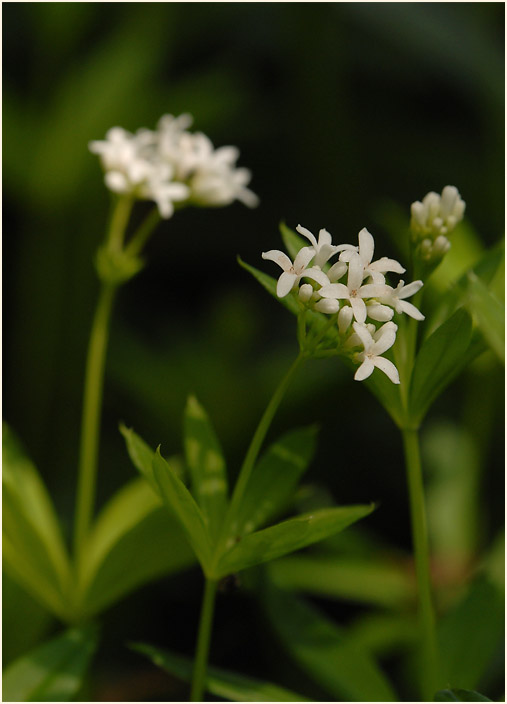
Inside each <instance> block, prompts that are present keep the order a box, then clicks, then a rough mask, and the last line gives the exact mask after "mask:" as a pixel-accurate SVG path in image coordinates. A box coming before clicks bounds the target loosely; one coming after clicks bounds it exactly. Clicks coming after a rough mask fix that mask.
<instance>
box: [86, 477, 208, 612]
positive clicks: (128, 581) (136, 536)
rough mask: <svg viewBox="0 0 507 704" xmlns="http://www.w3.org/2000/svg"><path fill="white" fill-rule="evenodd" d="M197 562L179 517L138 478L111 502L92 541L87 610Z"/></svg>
mask: <svg viewBox="0 0 507 704" xmlns="http://www.w3.org/2000/svg"><path fill="white" fill-rule="evenodd" d="M194 561H195V556H194V554H193V551H192V549H191V548H190V546H189V544H188V541H187V540H186V538H185V535H184V534H183V531H182V528H181V526H180V523H179V521H178V520H177V519H176V517H175V516H174V513H173V514H171V513H170V512H169V511H168V510H167V507H166V506H164V505H163V504H162V501H161V499H160V497H159V496H158V495H157V494H155V493H154V491H153V490H152V489H151V487H150V486H149V485H148V483H147V482H146V481H145V480H144V479H143V478H141V477H140V478H139V479H134V480H133V481H132V482H130V483H129V484H127V485H126V486H124V487H123V488H122V489H120V490H119V491H118V492H117V494H115V495H114V496H113V498H112V499H111V500H110V501H109V502H108V503H107V504H106V506H105V507H104V508H103V510H102V512H101V513H100V515H99V517H98V518H97V521H96V522H95V525H94V526H93V529H92V532H91V534H90V537H89V539H88V541H87V544H86V550H85V554H84V559H83V563H82V574H81V577H82V582H81V584H80V598H81V609H82V612H83V613H84V614H86V616H87V617H89V616H90V615H92V614H95V613H98V612H100V611H101V610H103V609H104V608H105V607H106V606H108V605H109V604H111V603H113V602H115V601H117V600H118V599H120V598H121V597H123V596H124V595H125V594H128V593H129V592H131V591H132V590H133V589H135V588H136V587H138V586H139V585H141V584H143V583H145V582H147V581H149V580H151V579H153V578H155V577H158V576H161V575H165V574H169V573H172V572H175V571H177V570H181V569H183V568H185V567H187V566H189V565H191V564H192V563H194Z"/></svg>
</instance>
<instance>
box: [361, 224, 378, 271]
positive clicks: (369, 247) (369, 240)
mask: <svg viewBox="0 0 507 704" xmlns="http://www.w3.org/2000/svg"><path fill="white" fill-rule="evenodd" d="M358 240H359V255H360V257H361V259H362V260H363V264H364V266H367V265H368V264H369V263H370V262H371V260H372V259H373V250H374V248H375V241H374V239H373V236H372V235H371V234H370V233H369V232H368V230H367V229H366V228H365V227H363V229H362V230H361V232H360V233H359V235H358Z"/></svg>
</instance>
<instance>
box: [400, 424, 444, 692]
mask: <svg viewBox="0 0 507 704" xmlns="http://www.w3.org/2000/svg"><path fill="white" fill-rule="evenodd" d="M402 433H403V444H404V449H405V462H406V467H407V475H408V488H409V496H410V513H411V521H412V540H413V544H414V555H415V568H416V577H417V590H418V598H419V599H418V601H419V619H420V627H421V638H422V644H421V645H422V658H423V659H422V664H423V669H422V673H423V686H424V691H423V695H424V697H425V700H424V701H432V700H433V696H434V694H435V692H436V691H437V688H438V684H439V675H438V648H437V637H436V628H435V614H434V610H433V603H432V597H431V576H430V553H429V544H428V532H427V527H426V509H425V502H424V487H423V478H422V468H421V456H420V450H419V435H418V431H417V430H403V431H402Z"/></svg>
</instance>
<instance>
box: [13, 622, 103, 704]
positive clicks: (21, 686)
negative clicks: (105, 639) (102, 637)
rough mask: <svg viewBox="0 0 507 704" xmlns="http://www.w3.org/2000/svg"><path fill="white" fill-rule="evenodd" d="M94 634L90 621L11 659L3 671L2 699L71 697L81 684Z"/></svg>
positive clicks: (89, 657)
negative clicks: (18, 657)
mask: <svg viewBox="0 0 507 704" xmlns="http://www.w3.org/2000/svg"><path fill="white" fill-rule="evenodd" d="M97 637H98V634H97V629H96V627H95V626H93V625H87V626H84V627H82V628H73V629H70V630H68V631H65V632H64V633H63V634H62V635H59V636H57V637H56V638H54V639H53V640H50V641H49V642H47V643H44V644H43V645H41V646H39V647H38V648H36V649H35V650H33V651H32V652H31V653H29V654H28V655H25V656H24V657H22V658H20V659H19V660H16V661H15V662H13V663H12V664H11V665H9V667H8V668H7V669H6V670H5V671H4V673H3V691H2V695H3V697H2V698H3V700H4V701H11V702H66V701H71V700H72V699H73V698H74V697H75V696H76V694H77V693H78V691H79V689H80V687H81V685H82V682H83V678H84V676H85V674H86V671H87V669H88V665H89V663H90V660H91V658H92V656H93V653H94V651H95V648H96V646H97Z"/></svg>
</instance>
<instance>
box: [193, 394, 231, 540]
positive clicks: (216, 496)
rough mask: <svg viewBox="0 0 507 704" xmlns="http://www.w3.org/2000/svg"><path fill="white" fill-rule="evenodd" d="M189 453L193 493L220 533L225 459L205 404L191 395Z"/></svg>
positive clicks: (224, 500)
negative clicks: (205, 409)
mask: <svg viewBox="0 0 507 704" xmlns="http://www.w3.org/2000/svg"><path fill="white" fill-rule="evenodd" d="M184 428H185V432H184V444H185V457H186V461H187V465H188V468H189V469H190V474H191V477H192V489H193V495H194V497H195V498H196V500H197V503H198V504H199V506H200V508H201V511H202V512H203V514H204V516H205V517H206V518H207V520H208V525H209V530H210V535H211V537H212V538H214V537H216V536H217V534H218V531H219V528H220V525H221V523H222V519H223V516H224V513H225V509H226V505H227V474H226V469H225V460H224V456H223V453H222V449H221V447H220V444H219V442H218V439H217V436H216V434H215V431H214V430H213V427H212V425H211V423H210V421H209V418H208V416H207V415H206V412H205V411H204V409H203V407H202V406H201V405H200V404H199V403H198V401H197V399H196V398H194V397H193V396H190V397H189V399H188V401H187V406H186V408H185V415H184Z"/></svg>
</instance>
